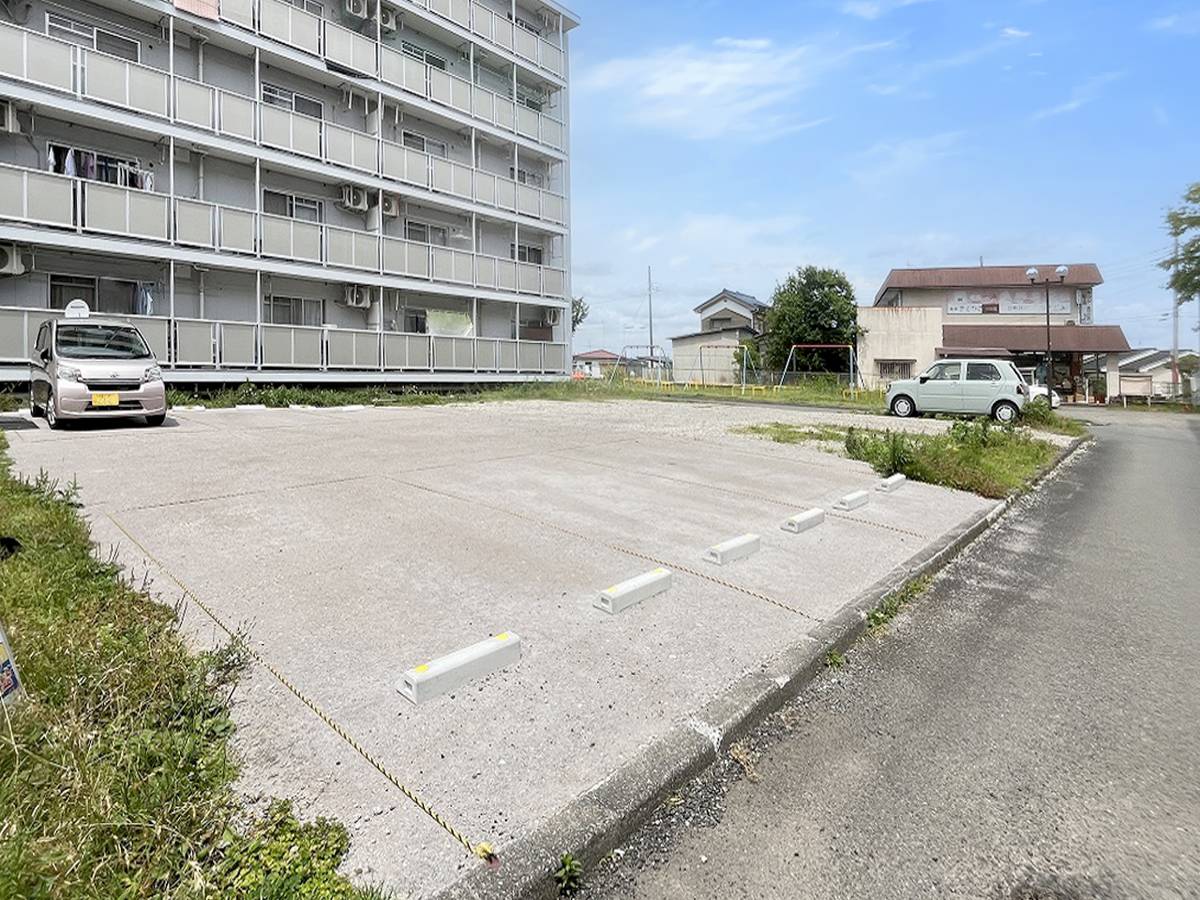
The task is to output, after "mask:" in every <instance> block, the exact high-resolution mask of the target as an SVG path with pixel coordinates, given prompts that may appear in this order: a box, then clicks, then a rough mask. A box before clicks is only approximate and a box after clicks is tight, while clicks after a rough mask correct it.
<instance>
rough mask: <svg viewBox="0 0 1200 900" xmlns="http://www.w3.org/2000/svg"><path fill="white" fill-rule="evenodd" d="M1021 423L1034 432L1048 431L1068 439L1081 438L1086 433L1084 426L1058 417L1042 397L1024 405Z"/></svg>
mask: <svg viewBox="0 0 1200 900" xmlns="http://www.w3.org/2000/svg"><path fill="white" fill-rule="evenodd" d="M1021 423H1022V424H1023V425H1028V426H1029V427H1030V428H1033V429H1034V430H1036V431H1049V432H1052V433H1054V434H1065V435H1068V436H1069V437H1083V436H1084V435H1086V434H1087V433H1088V430H1087V426H1086V425H1084V424H1083V423H1082V422H1079V421H1077V420H1075V419H1069V418H1067V417H1066V416H1063V415H1059V414H1058V413H1056V412H1055V411H1054V410H1052V409H1051V408H1050V404H1048V403H1047V402H1046V400H1045V399H1044V398H1042V397H1038V398H1036V399H1034V400H1031V401H1029V402H1028V403H1026V404H1025V409H1023V410H1022V411H1021Z"/></svg>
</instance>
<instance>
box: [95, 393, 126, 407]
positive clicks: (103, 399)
mask: <svg viewBox="0 0 1200 900" xmlns="http://www.w3.org/2000/svg"><path fill="white" fill-rule="evenodd" d="M120 405H121V395H120V394H92V406H120Z"/></svg>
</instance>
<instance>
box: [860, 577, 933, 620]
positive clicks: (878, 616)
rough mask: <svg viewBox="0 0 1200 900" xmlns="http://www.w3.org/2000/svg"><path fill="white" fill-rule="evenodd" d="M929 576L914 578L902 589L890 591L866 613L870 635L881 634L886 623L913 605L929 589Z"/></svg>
mask: <svg viewBox="0 0 1200 900" xmlns="http://www.w3.org/2000/svg"><path fill="white" fill-rule="evenodd" d="M929 581H930V579H929V576H927V575H926V576H922V577H920V578H914V579H913V580H912V581H910V582H908V583H907V584H905V585H904V586H903V587H901V588H899V589H897V590H894V591H892V592H891V593H890V594H888V595H887V596H886V597H884V598H883V599H882V600H880V601H879V605H878V606H877V607H875V608H874V609H873V610H871V611H870V612H869V613H867V628H868V629H870V631H871V633H872V634H875V635H878V634H881V633H882V632H883V631H884V629H886V628H887V626H888V623H890V622H891V621H892V619H894V618H896V616H898V615H900V613H901V612H902V611H903V610H904V608H905V607H906V606H908V605H909V604H910V603H913V602H914V601H915V600H916V599H917V598H918V597H920V596H921V595H922V594H923V593H925V590H926V588H928V587H929Z"/></svg>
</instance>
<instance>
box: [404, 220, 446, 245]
mask: <svg viewBox="0 0 1200 900" xmlns="http://www.w3.org/2000/svg"><path fill="white" fill-rule="evenodd" d="M404 236H405V237H406V238H407V239H408V240H410V241H416V242H417V243H418V244H435V245H436V246H438V247H445V246H446V227H445V226H444V225H433V224H431V223H429V222H418V221H415V220H413V219H405V221H404Z"/></svg>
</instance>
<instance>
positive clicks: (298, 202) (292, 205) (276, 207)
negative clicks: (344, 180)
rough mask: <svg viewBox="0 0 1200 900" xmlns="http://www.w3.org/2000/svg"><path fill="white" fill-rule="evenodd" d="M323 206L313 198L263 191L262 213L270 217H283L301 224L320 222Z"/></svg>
mask: <svg viewBox="0 0 1200 900" xmlns="http://www.w3.org/2000/svg"><path fill="white" fill-rule="evenodd" d="M324 211H325V210H324V204H323V203H322V202H321V201H320V200H317V199H316V198H314V197H302V196H298V195H296V194H288V193H285V192H283V191H268V190H264V191H263V212H265V213H267V214H269V215H272V216H285V217H286V218H289V219H299V220H300V221H302V222H320V221H322V220H323V219H324V216H323V213H324Z"/></svg>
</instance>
